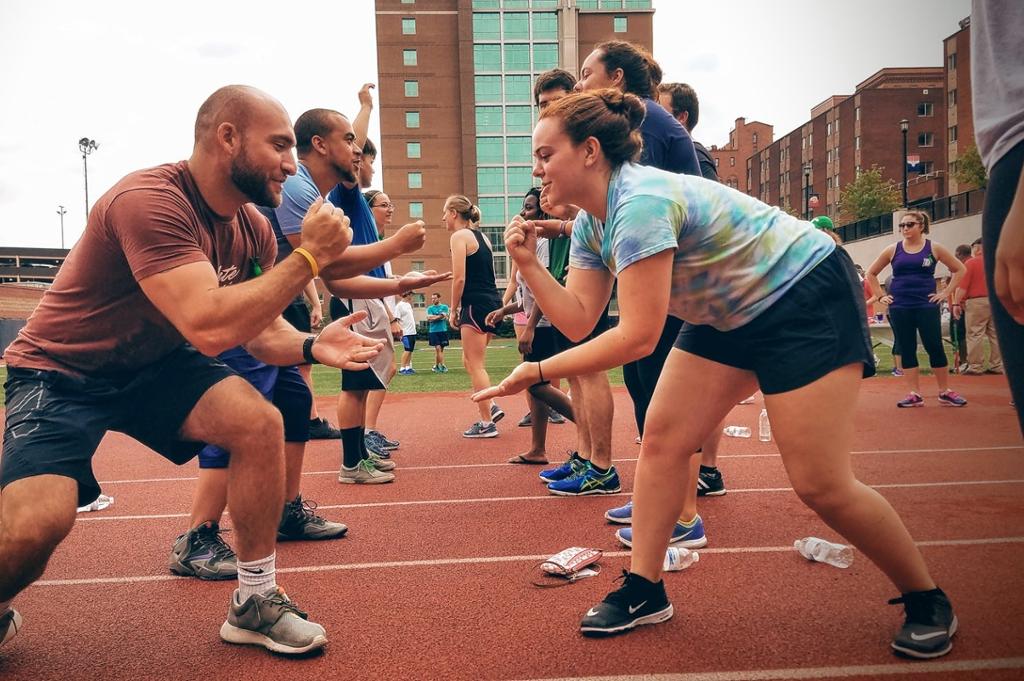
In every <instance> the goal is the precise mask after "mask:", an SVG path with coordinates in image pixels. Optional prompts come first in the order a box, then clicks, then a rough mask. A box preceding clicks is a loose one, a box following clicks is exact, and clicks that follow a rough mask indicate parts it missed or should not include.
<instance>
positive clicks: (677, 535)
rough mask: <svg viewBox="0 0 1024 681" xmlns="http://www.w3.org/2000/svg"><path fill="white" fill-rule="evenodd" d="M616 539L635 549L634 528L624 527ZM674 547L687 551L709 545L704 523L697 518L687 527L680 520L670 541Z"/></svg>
mask: <svg viewBox="0 0 1024 681" xmlns="http://www.w3.org/2000/svg"><path fill="white" fill-rule="evenodd" d="M615 538H616V539H618V540H619V541H620V542H622V544H623V546H628V547H630V548H633V528H632V527H623V528H622V529H620V530H617V531H616V532H615ZM668 543H669V544H671V545H672V546H682V547H684V548H687V549H699V548H700V547H702V546H707V545H708V538H707V535H705V534H704V521H703V520H701V519H700V516H697V517H696V518H694V519H693V523H692V524H691V525H690V526H689V527H687V526H686V525H684V524H682V523H681V522H679V521H678V520H677V521H676V526H675V527H673V528H672V538H671V539H669V540H668Z"/></svg>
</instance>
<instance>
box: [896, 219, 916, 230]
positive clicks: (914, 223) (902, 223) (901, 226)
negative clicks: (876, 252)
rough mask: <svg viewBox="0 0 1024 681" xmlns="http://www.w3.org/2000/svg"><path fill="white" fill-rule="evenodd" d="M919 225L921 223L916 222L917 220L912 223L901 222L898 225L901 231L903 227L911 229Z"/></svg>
mask: <svg viewBox="0 0 1024 681" xmlns="http://www.w3.org/2000/svg"><path fill="white" fill-rule="evenodd" d="M919 224H921V223H920V222H918V221H917V220H915V221H914V222H901V223H900V228H901V229H902V228H903V227H913V226H914V225H919Z"/></svg>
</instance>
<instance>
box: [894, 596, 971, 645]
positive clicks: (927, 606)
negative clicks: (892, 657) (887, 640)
mask: <svg viewBox="0 0 1024 681" xmlns="http://www.w3.org/2000/svg"><path fill="white" fill-rule="evenodd" d="M900 604H902V605H903V608H904V610H905V611H906V614H907V618H906V621H905V622H904V623H903V628H902V629H900V632H899V633H898V634H896V638H895V639H893V642H892V649H893V650H894V651H896V652H897V653H900V654H902V655H906V656H908V657H916V658H919V659H930V658H933V657H942V656H943V655H945V654H946V653H948V652H949V651H950V650H952V649H953V642H952V640H951V639H952V638H953V634H955V633H956V629H957V619H956V615H954V614H953V606H952V605H951V604H950V602H949V598H947V597H946V594H945V593H943V592H942V589H932V590H931V591H911V592H909V593H905V594H903V595H902V596H900V597H899V598H894V599H892V600H891V601H889V605H900Z"/></svg>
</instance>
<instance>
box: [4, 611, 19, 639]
mask: <svg viewBox="0 0 1024 681" xmlns="http://www.w3.org/2000/svg"><path fill="white" fill-rule="evenodd" d="M18 629H21V615H20V614H18V611H17V610H15V609H14V608H7V610H6V611H5V612H4V614H2V615H0V646H2V645H3V644H5V643H7V642H8V641H10V640H11V639H12V638H14V636H15V634H17V633H18Z"/></svg>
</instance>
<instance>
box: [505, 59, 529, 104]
mask: <svg viewBox="0 0 1024 681" xmlns="http://www.w3.org/2000/svg"><path fill="white" fill-rule="evenodd" d="M523 47H526V45H524V46H523ZM505 101H506V102H532V101H533V83H532V81H531V80H530V77H529V76H505Z"/></svg>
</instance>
